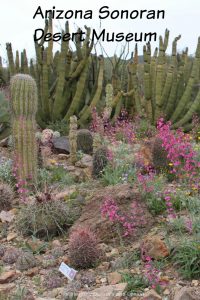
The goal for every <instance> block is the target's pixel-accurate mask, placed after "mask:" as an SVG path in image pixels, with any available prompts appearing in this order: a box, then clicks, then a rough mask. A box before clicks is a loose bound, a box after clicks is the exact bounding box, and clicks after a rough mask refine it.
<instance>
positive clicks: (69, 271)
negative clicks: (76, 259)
mask: <svg viewBox="0 0 200 300" xmlns="http://www.w3.org/2000/svg"><path fill="white" fill-rule="evenodd" d="M59 271H60V272H61V273H62V274H63V275H65V276H66V277H67V278H68V279H69V280H71V281H72V280H73V279H74V277H75V276H76V273H77V271H76V270H74V269H73V268H70V267H69V266H68V265H66V264H65V263H64V262H62V263H61V265H60V267H59Z"/></svg>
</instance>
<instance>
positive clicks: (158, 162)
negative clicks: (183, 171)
mask: <svg viewBox="0 0 200 300" xmlns="http://www.w3.org/2000/svg"><path fill="white" fill-rule="evenodd" d="M152 160H153V166H154V168H155V169H156V170H157V171H162V170H163V171H164V170H166V169H167V168H168V163H169V161H168V158H167V151H166V150H165V149H164V148H163V146H162V140H161V139H160V138H156V139H155V140H154V141H153V145H152Z"/></svg>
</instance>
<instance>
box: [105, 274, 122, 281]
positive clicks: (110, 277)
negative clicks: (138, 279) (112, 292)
mask: <svg viewBox="0 0 200 300" xmlns="http://www.w3.org/2000/svg"><path fill="white" fill-rule="evenodd" d="M121 280H122V275H121V274H119V273H118V272H112V273H109V274H108V283H109V284H117V283H119V282H120V281H121Z"/></svg>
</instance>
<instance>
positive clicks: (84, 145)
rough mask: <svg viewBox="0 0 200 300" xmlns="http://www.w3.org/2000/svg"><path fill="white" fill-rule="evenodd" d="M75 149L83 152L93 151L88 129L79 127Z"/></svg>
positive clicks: (90, 134) (91, 138) (90, 152)
mask: <svg viewBox="0 0 200 300" xmlns="http://www.w3.org/2000/svg"><path fill="white" fill-rule="evenodd" d="M77 150H78V151H82V152H83V153H85V154H90V155H91V154H92V152H93V137H92V133H91V132H90V131H89V130H88V129H80V130H78V133H77Z"/></svg>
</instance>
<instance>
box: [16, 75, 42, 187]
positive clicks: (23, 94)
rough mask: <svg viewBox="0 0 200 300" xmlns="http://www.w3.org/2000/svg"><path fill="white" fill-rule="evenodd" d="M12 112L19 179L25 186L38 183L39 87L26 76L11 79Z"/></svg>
mask: <svg viewBox="0 0 200 300" xmlns="http://www.w3.org/2000/svg"><path fill="white" fill-rule="evenodd" d="M11 111H12V130H13V142H14V150H15V159H16V171H17V179H18V181H19V182H23V184H25V183H27V182H28V181H29V183H30V184H31V185H35V184H36V183H37V143H36V139H35V131H36V121H35V116H36V112H37V87H36V83H35V80H34V79H33V78H32V77H31V76H29V75H24V74H17V75H15V76H13V77H12V79H11Z"/></svg>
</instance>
